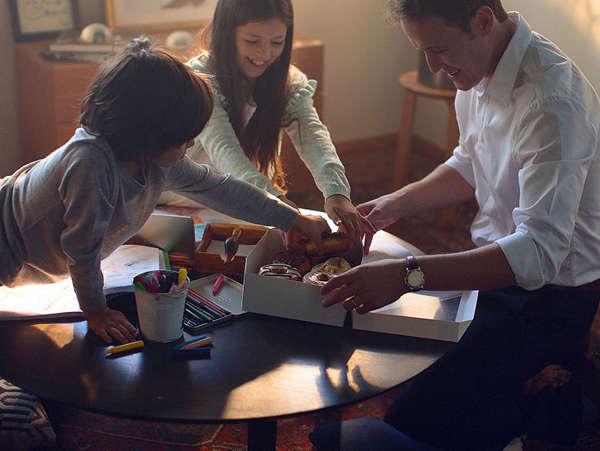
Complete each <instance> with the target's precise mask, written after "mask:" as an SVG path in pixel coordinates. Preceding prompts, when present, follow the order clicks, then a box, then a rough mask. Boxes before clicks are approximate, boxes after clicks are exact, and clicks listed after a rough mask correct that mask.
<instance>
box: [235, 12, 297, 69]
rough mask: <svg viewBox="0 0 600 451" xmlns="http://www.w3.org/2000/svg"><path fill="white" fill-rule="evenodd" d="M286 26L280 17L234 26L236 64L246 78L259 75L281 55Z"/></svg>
mask: <svg viewBox="0 0 600 451" xmlns="http://www.w3.org/2000/svg"><path fill="white" fill-rule="evenodd" d="M286 33H287V27H286V26H285V24H284V22H283V21H282V20H281V19H280V18H272V19H268V20H260V21H256V22H248V23H247V24H245V25H240V26H239V27H237V28H236V33H235V45H236V50H237V64H238V67H239V69H240V71H241V72H242V73H243V74H244V75H245V76H246V77H247V78H250V79H252V78H258V77H260V76H261V75H262V74H263V73H264V72H265V71H266V70H267V69H268V67H269V66H270V65H271V64H273V62H274V61H275V60H276V59H277V58H279V57H280V56H281V53H282V52H283V48H284V45H285V37H286Z"/></svg>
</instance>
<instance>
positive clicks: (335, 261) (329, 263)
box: [311, 257, 351, 274]
mask: <svg viewBox="0 0 600 451" xmlns="http://www.w3.org/2000/svg"><path fill="white" fill-rule="evenodd" d="M350 268H351V266H350V263H348V262H347V261H346V260H345V259H344V258H342V257H331V258H329V259H327V260H325V261H324V262H323V263H319V264H318V265H316V266H314V267H313V268H312V270H311V271H323V272H327V273H332V274H341V273H343V272H346V271H348V270H349V269H350Z"/></svg>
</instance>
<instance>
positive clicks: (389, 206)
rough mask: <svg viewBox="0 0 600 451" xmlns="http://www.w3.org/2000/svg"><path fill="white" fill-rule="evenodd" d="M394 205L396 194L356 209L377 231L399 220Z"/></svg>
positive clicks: (387, 195) (384, 196) (366, 203)
mask: <svg viewBox="0 0 600 451" xmlns="http://www.w3.org/2000/svg"><path fill="white" fill-rule="evenodd" d="M395 203H396V193H390V194H385V195H383V196H380V197H378V198H376V199H373V200H370V201H368V202H364V203H362V204H360V205H358V206H357V207H356V208H357V209H358V211H359V213H360V214H362V215H364V216H366V218H367V220H368V221H369V222H370V223H371V224H373V226H374V227H375V228H376V229H377V230H382V229H385V228H386V227H388V226H389V225H392V224H393V223H395V222H396V221H397V220H398V219H400V214H399V213H397V212H396V205H395Z"/></svg>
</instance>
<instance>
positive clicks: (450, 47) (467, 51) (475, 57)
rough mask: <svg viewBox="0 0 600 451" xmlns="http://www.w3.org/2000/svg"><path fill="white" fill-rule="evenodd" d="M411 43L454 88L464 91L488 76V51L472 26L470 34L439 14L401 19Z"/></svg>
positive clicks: (434, 70)
mask: <svg viewBox="0 0 600 451" xmlns="http://www.w3.org/2000/svg"><path fill="white" fill-rule="evenodd" d="M402 28H403V29H404V32H405V33H406V35H407V36H408V39H409V40H410V41H411V43H412V44H413V45H414V46H415V47H416V48H417V49H418V50H421V51H423V52H424V53H425V57H426V59H427V63H428V64H429V68H430V69H431V71H432V72H434V73H435V72H437V71H439V70H443V71H444V72H446V74H447V75H448V78H449V79H450V80H452V82H453V83H454V86H456V88H457V89H461V90H464V91H467V90H469V89H471V88H472V87H473V86H475V85H477V84H478V83H479V82H480V81H481V80H482V79H483V78H484V77H488V76H490V75H491V74H488V70H487V67H489V60H490V52H489V51H488V49H487V48H486V43H485V41H484V39H483V38H482V37H481V36H480V34H479V33H478V30H477V29H476V27H473V34H472V35H470V34H468V33H466V32H465V31H463V30H461V29H460V28H458V27H455V26H450V25H448V24H447V23H446V22H445V21H444V19H442V18H440V17H428V18H425V19H421V20H408V19H404V20H403V21H402Z"/></svg>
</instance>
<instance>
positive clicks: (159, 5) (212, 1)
mask: <svg viewBox="0 0 600 451" xmlns="http://www.w3.org/2000/svg"><path fill="white" fill-rule="evenodd" d="M105 1H106V18H107V22H108V26H109V27H110V28H111V29H112V30H114V31H133V32H139V31H143V32H148V31H156V30H181V29H198V28H202V27H204V26H205V25H206V24H207V23H208V22H209V21H210V19H211V18H212V15H213V11H214V8H215V6H216V4H217V0H105Z"/></svg>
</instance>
